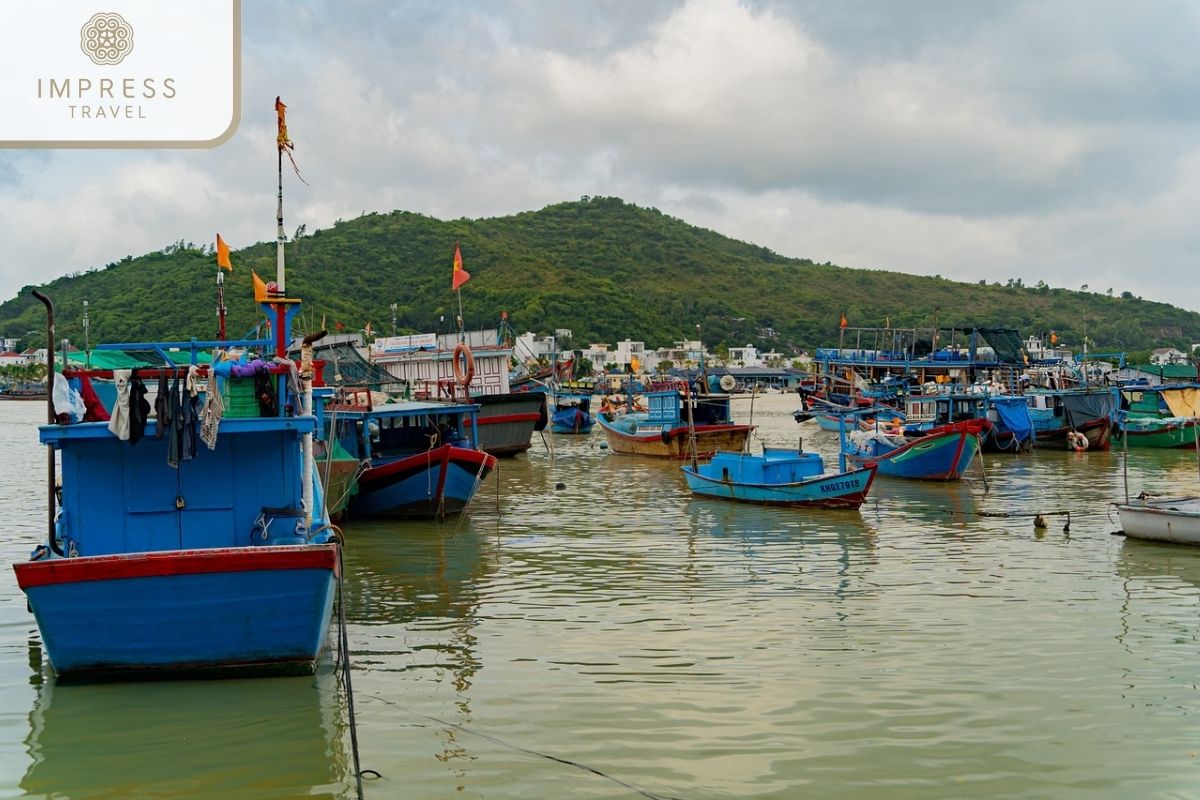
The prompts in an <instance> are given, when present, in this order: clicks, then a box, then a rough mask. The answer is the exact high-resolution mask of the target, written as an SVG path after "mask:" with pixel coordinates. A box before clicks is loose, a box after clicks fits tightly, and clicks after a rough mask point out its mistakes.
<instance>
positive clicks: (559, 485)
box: [554, 483, 567, 489]
mask: <svg viewBox="0 0 1200 800" xmlns="http://www.w3.org/2000/svg"><path fill="white" fill-rule="evenodd" d="M554 488H555V489H565V488H567V485H566V484H565V483H556V484H554Z"/></svg>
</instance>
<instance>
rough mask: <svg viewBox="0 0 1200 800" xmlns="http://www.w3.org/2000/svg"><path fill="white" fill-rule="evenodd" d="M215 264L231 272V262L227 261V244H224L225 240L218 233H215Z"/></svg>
mask: <svg viewBox="0 0 1200 800" xmlns="http://www.w3.org/2000/svg"><path fill="white" fill-rule="evenodd" d="M217 266H218V267H220V268H221V269H227V270H229V271H230V272H233V264H231V263H229V245H227V244H225V240H224V239H222V238H221V234H219V233H218V234H217Z"/></svg>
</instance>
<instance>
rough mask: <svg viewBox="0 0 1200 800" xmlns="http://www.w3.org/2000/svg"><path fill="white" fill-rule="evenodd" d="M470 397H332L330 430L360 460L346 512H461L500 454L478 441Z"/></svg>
mask: <svg viewBox="0 0 1200 800" xmlns="http://www.w3.org/2000/svg"><path fill="white" fill-rule="evenodd" d="M478 411H479V406H477V405H475V404H473V403H436V402H403V403H388V404H386V405H380V406H369V405H368V406H362V405H347V404H339V403H331V404H329V405H328V406H327V409H326V413H325V425H324V427H325V430H326V431H327V435H328V438H329V439H330V441H335V442H337V444H338V445H339V446H340V447H341V448H343V449H344V450H345V451H346V452H348V453H350V454H351V455H352V456H353V457H354V458H356V459H358V461H359V463H360V464H362V465H363V468H362V471H361V472H360V473H359V475H358V479H357V487H356V492H355V494H354V497H353V498H352V499H351V500H350V503H349V507H348V509H347V512H346V513H347V515H348V516H349V517H419V518H426V519H434V518H439V519H440V518H444V517H447V516H452V515H455V514H460V513H462V511H463V510H464V509H465V508H466V507H467V504H468V503H470V502H471V498H473V497H474V496H475V493H476V491H477V490H478V489H479V484H480V483H481V482H482V481H483V479H484V478H486V477H487V476H488V475H489V474H490V473H491V471H492V470H493V469H494V468H495V466H496V457H495V456H493V455H489V454H488V453H485V452H484V451H482V450H479V449H477V448H475V447H474V446H473V443H474V442H476V441H478V435H479V434H478V429H477V427H476V422H475V420H476V415H477V413H478Z"/></svg>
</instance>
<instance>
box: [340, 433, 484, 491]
mask: <svg viewBox="0 0 1200 800" xmlns="http://www.w3.org/2000/svg"><path fill="white" fill-rule="evenodd" d="M451 463H454V464H458V465H460V466H463V467H464V469H470V470H472V471H478V470H479V468H480V466H482V467H483V475H484V477H486V476H487V474H488V473H489V472H491V470H492V469H494V468H495V466H496V457H495V456H493V455H490V454H488V453H485V452H483V451H482V450H468V449H467V448H465V447H455V446H454V445H449V444H444V445H442V446H441V447H435V448H434V449H433V450H429V451H427V452H424V453H417V454H416V455H412V456H408V457H407V458H402V459H400V460H399V461H392V462H391V463H388V464H381V465H380V466H378V467H371V468H369V469H367V470H366V471H365V472H363V474H362V475H360V476H359V478H358V485H359V489H360V491H367V492H371V491H377V490H379V489H382V488H384V487H386V486H391V485H392V484H394V483H399V482H400V481H403V480H406V479H408V478H411V477H412V476H414V475H419V474H420V473H422V472H427V471H429V470H431V469H433V468H434V467H435V466H440V467H441V473H442V474H441V475H439V476H438V494H437V495H436V496H435V497H441V488H442V487H443V486H444V485H445V482H446V478H445V474H446V472H447V469H446V468H447V467H448V466H449V465H450V464H451Z"/></svg>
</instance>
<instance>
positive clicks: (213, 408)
mask: <svg viewBox="0 0 1200 800" xmlns="http://www.w3.org/2000/svg"><path fill="white" fill-rule="evenodd" d="M224 413H225V401H223V400H222V399H221V392H220V391H219V390H218V389H217V373H216V371H215V370H209V372H208V391H207V392H206V393H205V398H204V410H203V411H201V412H200V439H201V440H202V441H203V442H204V443H205V444H206V445H208V449H209V450H215V449H216V448H217V430H218V429H219V428H220V427H221V417H222V415H224Z"/></svg>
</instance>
